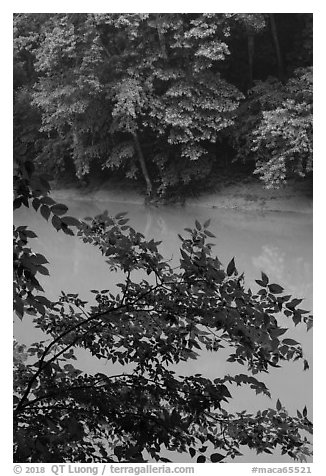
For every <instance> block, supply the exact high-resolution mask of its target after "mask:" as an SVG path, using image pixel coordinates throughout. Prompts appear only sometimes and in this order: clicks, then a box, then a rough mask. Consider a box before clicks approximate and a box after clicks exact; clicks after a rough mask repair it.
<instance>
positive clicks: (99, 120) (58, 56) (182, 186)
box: [14, 13, 312, 197]
mask: <svg viewBox="0 0 326 476" xmlns="http://www.w3.org/2000/svg"><path fill="white" fill-rule="evenodd" d="M14 156H15V160H16V161H18V162H19V161H20V160H21V159H26V158H28V159H29V160H32V161H33V162H34V163H35V164H37V167H38V169H39V168H42V169H43V170H44V171H45V172H47V173H50V174H51V175H53V176H57V177H62V176H64V175H67V174H70V176H71V175H72V176H76V178H78V179H79V180H80V181H81V182H82V183H83V180H84V181H86V183H87V180H88V177H89V176H90V174H95V175H101V174H103V173H109V174H111V175H112V174H115V175H116V176H119V177H121V176H125V177H127V178H128V179H130V180H132V181H134V182H139V183H140V184H141V186H142V187H143V189H144V191H145V192H146V194H147V195H148V196H157V197H164V196H166V195H172V196H173V195H175V194H176V193H177V192H178V193H180V190H181V191H182V193H184V194H186V193H187V190H189V189H193V188H196V187H200V184H201V183H205V186H207V181H209V180H211V179H212V177H213V178H214V179H215V180H216V177H218V176H219V174H220V173H221V169H226V168H228V167H229V168H231V173H233V174H234V173H236V172H237V170H239V171H242V170H244V171H245V173H246V174H254V176H256V177H259V178H260V179H261V180H262V181H263V183H264V184H265V185H266V187H279V186H282V185H284V184H286V182H287V181H288V180H289V179H292V178H295V179H302V178H304V177H306V176H310V177H311V173H312V14H256V13H255V14H35V15H34V14H16V15H15V16H14Z"/></svg>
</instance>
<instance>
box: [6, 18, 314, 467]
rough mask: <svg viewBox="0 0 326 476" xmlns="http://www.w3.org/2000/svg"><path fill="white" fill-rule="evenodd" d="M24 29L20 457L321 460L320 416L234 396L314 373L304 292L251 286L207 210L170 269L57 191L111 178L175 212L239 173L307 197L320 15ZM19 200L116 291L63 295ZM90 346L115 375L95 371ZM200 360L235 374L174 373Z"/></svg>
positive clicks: (150, 244)
mask: <svg viewBox="0 0 326 476" xmlns="http://www.w3.org/2000/svg"><path fill="white" fill-rule="evenodd" d="M13 31H14V39H13V58H14V59H13V68H14V74H13V78H14V84H13V91H14V98H13V104H14V107H13V109H14V117H13V124H14V133H13V164H14V173H13V189H14V201H13V207H14V217H15V216H18V217H19V218H17V219H16V220H14V223H15V225H14V233H13V265H14V272H13V277H14V291H13V299H14V313H15V316H16V319H18V320H19V321H22V320H26V319H28V320H31V321H32V323H33V326H34V327H35V329H37V330H38V331H40V332H42V335H44V339H42V340H37V341H35V342H34V343H33V344H31V345H26V344H24V343H21V342H19V341H18V340H17V339H14V353H13V356H14V398H13V403H14V450H13V454H14V461H15V462H18V463H23V462H26V463H49V462H78V463H97V462H100V463H104V462H112V463H126V462H127V463H144V462H157V463H160V462H162V463H169V462H173V461H174V459H173V455H176V454H186V455H187V457H188V458H191V461H193V462H194V463H229V462H233V461H241V455H242V452H243V448H249V449H250V450H254V451H255V452H256V453H257V454H258V455H259V454H260V455H261V454H266V455H273V454H274V453H276V452H278V453H277V454H281V455H286V456H288V457H289V459H290V460H294V461H299V462H306V461H311V456H312V449H311V441H310V435H311V433H312V422H311V420H310V418H309V417H308V411H307V407H306V406H305V407H304V408H303V409H300V410H297V412H296V415H295V416H292V415H291V414H290V412H289V411H288V410H287V409H286V408H285V406H284V405H283V404H282V402H281V401H280V399H278V398H277V399H276V401H273V406H272V408H265V409H262V410H258V411H257V412H256V413H255V414H254V413H252V412H250V411H247V410H243V411H233V410H232V404H231V402H232V398H233V391H234V390H235V389H236V388H237V387H240V390H241V389H242V388H244V387H248V388H249V389H250V390H251V391H252V394H253V398H258V397H259V396H264V397H268V398H270V399H272V397H273V396H274V392H271V389H269V388H268V387H267V385H266V384H265V383H264V381H263V379H261V376H264V375H266V374H268V373H269V372H271V371H275V372H276V371H278V369H280V368H281V367H282V366H283V365H284V364H286V365H287V364H289V363H291V365H294V366H295V365H298V363H301V364H302V369H303V370H304V371H308V370H309V361H308V359H307V358H306V356H305V353H304V349H303V347H302V345H301V344H300V343H299V342H298V341H297V340H296V339H295V338H293V335H292V331H293V329H296V328H297V327H303V328H305V329H307V330H310V329H311V327H312V315H311V313H310V311H307V310H305V309H302V308H301V307H300V304H301V303H302V301H303V297H302V296H300V297H297V296H294V295H292V292H291V291H287V290H286V289H284V287H283V285H281V284H278V283H276V282H275V281H274V279H271V278H270V277H269V276H268V274H267V273H266V272H264V271H262V272H261V274H260V276H257V279H256V280H255V286H256V288H255V289H254V288H252V287H251V286H248V285H247V283H246V279H245V275H244V273H242V272H240V271H239V270H238V267H237V265H236V258H232V259H231V260H230V261H229V262H228V263H227V264H226V265H223V264H222V262H221V260H220V259H219V258H218V257H217V256H216V255H215V253H214V249H213V247H214V245H215V239H216V236H215V234H214V233H213V232H212V229H211V220H210V219H207V220H205V221H200V220H198V219H195V220H194V223H193V225H192V224H191V223H190V224H189V226H188V227H186V228H185V229H184V232H183V233H182V234H178V239H179V246H178V250H177V255H178V256H177V261H176V262H175V261H173V262H172V261H171V259H170V257H169V256H164V254H163V253H162V252H161V248H160V246H161V241H158V240H156V239H155V238H154V237H151V238H149V237H148V236H145V235H146V234H143V233H141V232H140V231H138V230H137V229H135V227H134V226H131V224H130V217H129V216H128V214H127V213H126V212H119V213H116V214H112V213H111V212H110V210H108V211H103V212H102V213H100V214H97V215H96V216H91V217H86V218H82V219H81V218H80V217H75V216H72V215H70V214H69V213H68V206H67V205H66V204H64V203H61V202H60V201H58V200H57V198H56V196H55V194H53V191H55V189H56V187H57V185H58V184H62V183H66V182H69V183H73V184H74V186H75V187H76V188H79V187H81V188H86V189H87V187H88V186H89V185H90V184H91V183H93V182H94V181H95V182H96V181H97V182H99V181H100V182H101V181H103V180H104V179H109V180H113V181H116V182H117V183H119V184H128V187H130V186H131V187H135V189H137V190H141V193H142V195H143V196H144V203H145V205H144V206H150V205H151V204H153V203H155V204H156V206H159V207H164V204H165V203H167V202H169V203H171V201H172V203H175V202H177V201H180V200H185V201H186V200H187V198H188V197H189V196H191V195H193V194H201V193H202V191H203V190H214V187H216V184H217V183H220V182H221V181H224V180H228V179H230V177H232V179H234V180H235V181H238V182H241V181H242V180H243V179H244V178H248V177H249V178H250V180H253V181H256V182H258V183H261V185H262V187H264V188H266V189H270V190H274V189H285V190H286V187H287V186H288V184H289V183H291V184H292V186H294V187H296V186H299V185H300V184H302V183H306V184H308V186H309V187H311V184H312V172H313V163H312V162H313V160H312V148H313V146H312V95H313V89H312V88H313V85H312V50H313V49H312V33H313V18H312V14H310V13H297V14H294V13H288V14H284V13H282V14H277V13H270V14H266V13H263V14H258V13H248V14H242V13H241V14H240V13H198V14H197V13H196V14H193V13H191V14H190V13H171V14H170V13H169V14H167V13H162V14H160V13H149V14H145V13H129V14H125V13H124V14H118V13H94V14H91V13H16V14H14V17H13ZM122 186H123V185H122ZM25 209H28V212H30V211H33V213H34V212H35V213H36V214H38V215H40V217H41V218H42V219H43V220H45V221H46V222H48V224H49V226H50V227H51V228H52V233H57V235H56V236H58V237H59V236H61V234H63V235H66V237H69V239H71V240H79V241H82V242H83V243H84V244H85V246H87V247H88V248H94V247H95V248H96V249H97V250H98V251H99V253H100V254H101V255H102V256H103V261H104V262H105V264H106V267H107V272H108V276H113V275H115V276H117V277H118V280H120V281H119V282H117V283H115V284H114V285H113V284H112V286H107V288H106V286H105V289H91V288H92V282H91V281H88V280H87V276H85V277H84V278H83V279H84V280H86V281H87V284H88V282H89V289H90V292H91V294H92V296H93V299H91V300H89V299H85V298H83V296H81V295H80V294H79V293H75V292H73V293H72V292H70V291H69V290H68V291H67V290H62V291H61V294H60V295H59V296H58V298H57V299H52V297H51V296H50V294H49V293H48V292H47V288H46V286H45V284H44V283H45V282H46V281H49V282H50V283H51V274H50V272H49V269H50V268H49V266H50V264H49V261H48V259H47V256H45V255H44V254H43V253H42V252H40V251H39V250H38V232H37V233H36V232H35V231H36V230H33V229H31V228H30V226H29V224H27V225H26V224H24V223H23V221H22V218H21V217H22V216H23V215H22V213H21V212H22V210H25ZM17 213H18V215H17ZM19 213H20V215H19ZM15 214H16V215H15ZM26 216H28V215H26ZM34 247H35V250H34ZM103 288H104V283H103ZM287 323H288V324H287ZM285 334H286V335H285ZM80 350H83V351H87V355H88V359H93V360H94V361H100V362H103V361H104V362H106V363H107V364H108V365H107V367H105V369H106V370H105V371H104V370H103V371H102V370H101V371H98V372H95V371H94V372H93V373H91V372H87V371H85V370H83V362H81V361H80V359H79V357H78V355H79V352H80ZM203 352H207V353H209V354H210V355H212V357H211V359H217V360H218V358H221V357H219V356H220V355H223V356H225V354H224V353H223V352H227V356H226V360H227V362H228V363H230V364H232V365H233V366H234V372H233V373H232V374H230V373H227V374H225V375H222V374H220V373H219V372H217V374H216V377H215V378H214V379H211V378H209V377H207V376H205V375H203V374H201V373H196V374H188V375H187V374H185V373H184V372H183V371H182V372H181V371H180V370H179V366H180V365H183V364H184V363H185V364H187V363H189V362H191V361H193V360H196V359H199V358H200V356H201V354H202V353H203ZM223 358H224V357H223ZM272 393H273V395H272ZM293 398H294V399H295V395H294V396H293ZM271 401H272V400H271ZM187 461H188V459H187Z"/></svg>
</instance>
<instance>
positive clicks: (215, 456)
mask: <svg viewBox="0 0 326 476" xmlns="http://www.w3.org/2000/svg"><path fill="white" fill-rule="evenodd" d="M224 458H225V455H221V454H219V453H213V454H212V455H211V462H212V463H219V462H220V461H222V459H224Z"/></svg>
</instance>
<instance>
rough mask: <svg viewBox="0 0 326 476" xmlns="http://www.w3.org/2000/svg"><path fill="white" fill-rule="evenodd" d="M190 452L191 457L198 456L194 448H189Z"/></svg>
mask: <svg viewBox="0 0 326 476" xmlns="http://www.w3.org/2000/svg"><path fill="white" fill-rule="evenodd" d="M188 451H189V454H190V456H191V457H192V458H193V457H194V456H195V454H196V450H195V449H194V448H189V450H188Z"/></svg>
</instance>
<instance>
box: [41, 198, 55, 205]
mask: <svg viewBox="0 0 326 476" xmlns="http://www.w3.org/2000/svg"><path fill="white" fill-rule="evenodd" d="M41 202H42V204H43V205H53V204H54V203H55V201H54V200H53V198H51V197H42V198H41Z"/></svg>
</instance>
